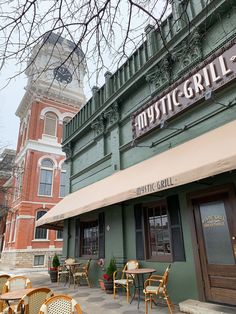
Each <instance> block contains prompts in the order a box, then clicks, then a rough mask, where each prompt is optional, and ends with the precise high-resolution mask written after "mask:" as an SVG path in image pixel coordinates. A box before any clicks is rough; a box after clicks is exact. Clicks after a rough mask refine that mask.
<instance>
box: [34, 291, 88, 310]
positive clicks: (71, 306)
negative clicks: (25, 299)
mask: <svg viewBox="0 0 236 314" xmlns="http://www.w3.org/2000/svg"><path fill="white" fill-rule="evenodd" d="M62 313H63V314H82V311H81V308H80V306H79V304H78V303H77V301H76V300H74V299H72V298H71V297H69V296H68V295H65V294H61V295H55V296H54V297H51V298H49V299H48V300H47V301H45V302H44V304H43V305H42V306H41V308H40V311H39V314H62Z"/></svg>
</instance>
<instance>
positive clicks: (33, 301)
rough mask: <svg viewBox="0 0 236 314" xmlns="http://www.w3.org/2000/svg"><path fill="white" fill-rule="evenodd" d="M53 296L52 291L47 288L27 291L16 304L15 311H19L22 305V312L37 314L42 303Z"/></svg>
mask: <svg viewBox="0 0 236 314" xmlns="http://www.w3.org/2000/svg"><path fill="white" fill-rule="evenodd" d="M52 296H53V292H52V291H51V289H49V288H36V289H34V290H33V291H31V292H29V293H27V294H26V295H24V296H23V298H22V299H21V300H20V301H19V303H18V305H17V313H21V309H22V306H23V308H24V314H38V312H39V310H40V308H41V306H42V305H43V303H44V302H45V301H46V300H47V299H49V298H50V297H52Z"/></svg>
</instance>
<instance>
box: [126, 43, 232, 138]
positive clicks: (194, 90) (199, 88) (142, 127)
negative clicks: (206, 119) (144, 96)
mask: <svg viewBox="0 0 236 314" xmlns="http://www.w3.org/2000/svg"><path fill="white" fill-rule="evenodd" d="M235 77H236V39H234V40H232V41H231V42H230V43H228V44H227V45H226V46H225V47H223V48H222V49H220V50H219V51H218V52H216V53H215V54H213V55H212V56H210V57H209V58H208V59H206V60H205V61H204V62H203V63H202V64H201V65H199V66H198V67H196V68H195V70H194V72H193V71H192V72H190V73H189V74H188V75H185V76H184V77H183V78H181V79H180V80H178V81H177V82H176V83H175V84H173V85H172V86H171V87H169V88H168V89H167V90H165V91H164V92H163V93H162V94H161V95H158V97H156V98H154V99H152V100H151V101H150V102H148V103H146V104H145V105H144V106H142V107H141V108H140V109H139V110H138V111H136V112H135V113H134V114H133V115H132V118H131V119H132V132H133V138H134V139H136V138H138V137H140V136H142V135H144V134H145V133H147V132H150V131H151V130H153V129H154V128H156V127H158V126H160V125H161V123H163V122H164V121H166V120H169V119H170V118H172V117H173V116H175V115H177V114H179V113H181V112H183V111H185V110H186V109H188V108H189V107H191V106H192V105H194V104H196V103H197V102H198V101H199V100H200V99H202V98H203V97H204V96H205V95H206V93H207V92H209V91H214V90H217V89H218V88H220V87H222V86H223V85H225V84H227V83H228V82H231V81H232V80H233V79H235Z"/></svg>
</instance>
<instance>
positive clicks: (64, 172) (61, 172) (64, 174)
mask: <svg viewBox="0 0 236 314" xmlns="http://www.w3.org/2000/svg"><path fill="white" fill-rule="evenodd" d="M63 167H65V164H64V163H62V165H61V171H60V187H59V197H60V198H64V197H65V196H66V184H64V185H62V184H61V181H62V174H63V176H66V169H63ZM64 180H65V181H66V178H65V177H64ZM62 186H63V187H64V190H65V194H64V196H62V195H61V187H62Z"/></svg>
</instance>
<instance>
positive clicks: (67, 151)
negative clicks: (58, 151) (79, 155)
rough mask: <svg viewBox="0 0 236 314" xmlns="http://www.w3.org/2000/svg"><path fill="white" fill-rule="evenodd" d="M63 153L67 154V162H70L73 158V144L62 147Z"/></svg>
mask: <svg viewBox="0 0 236 314" xmlns="http://www.w3.org/2000/svg"><path fill="white" fill-rule="evenodd" d="M62 151H63V152H64V153H65V154H66V160H67V161H68V160H70V159H71V157H72V148H71V143H68V144H67V145H65V146H63V147H62Z"/></svg>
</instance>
